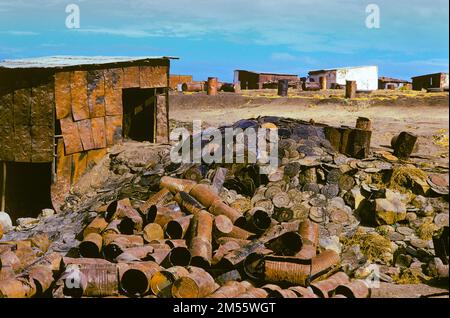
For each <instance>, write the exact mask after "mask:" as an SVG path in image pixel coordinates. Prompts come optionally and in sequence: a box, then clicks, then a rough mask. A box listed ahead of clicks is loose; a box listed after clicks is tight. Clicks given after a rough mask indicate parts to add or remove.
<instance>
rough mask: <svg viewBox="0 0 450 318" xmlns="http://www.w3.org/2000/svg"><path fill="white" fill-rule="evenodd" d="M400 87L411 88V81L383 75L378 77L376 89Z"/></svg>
mask: <svg viewBox="0 0 450 318" xmlns="http://www.w3.org/2000/svg"><path fill="white" fill-rule="evenodd" d="M402 87H406V88H408V89H411V88H412V86H411V82H408V81H405V80H402V79H397V78H391V77H385V76H382V77H380V78H379V79H378V89H399V88H402Z"/></svg>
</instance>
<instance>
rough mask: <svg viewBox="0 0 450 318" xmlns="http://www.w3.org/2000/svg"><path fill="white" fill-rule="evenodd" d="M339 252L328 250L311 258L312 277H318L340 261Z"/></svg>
mask: <svg viewBox="0 0 450 318" xmlns="http://www.w3.org/2000/svg"><path fill="white" fill-rule="evenodd" d="M340 260H341V259H340V257H339V254H338V253H336V252H335V251H332V250H326V251H323V252H322V253H320V254H319V255H317V256H315V257H313V258H312V259H311V278H312V279H313V280H314V279H315V278H316V277H318V276H320V275H322V274H323V273H325V272H327V271H329V270H330V269H331V268H332V267H333V266H336V265H338V264H339V262H340Z"/></svg>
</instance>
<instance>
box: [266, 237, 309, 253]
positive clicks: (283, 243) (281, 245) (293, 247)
mask: <svg viewBox="0 0 450 318" xmlns="http://www.w3.org/2000/svg"><path fill="white" fill-rule="evenodd" d="M266 246H267V248H269V249H271V250H273V251H274V252H275V254H277V255H285V256H294V255H295V254H297V253H298V252H300V250H301V249H302V246H303V241H302V238H301V236H300V234H298V233H297V232H287V233H283V234H281V235H280V236H278V237H276V238H274V239H273V240H271V241H269V242H268V243H267V244H266Z"/></svg>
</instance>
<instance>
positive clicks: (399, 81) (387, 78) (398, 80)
mask: <svg viewBox="0 0 450 318" xmlns="http://www.w3.org/2000/svg"><path fill="white" fill-rule="evenodd" d="M378 80H380V81H382V82H392V83H409V81H406V80H402V79H398V78H392V77H386V76H381V77H380V78H378Z"/></svg>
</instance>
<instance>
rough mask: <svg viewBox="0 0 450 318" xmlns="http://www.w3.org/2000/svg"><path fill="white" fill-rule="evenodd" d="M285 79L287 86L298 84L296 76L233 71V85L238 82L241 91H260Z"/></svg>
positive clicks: (298, 80)
mask: <svg viewBox="0 0 450 318" xmlns="http://www.w3.org/2000/svg"><path fill="white" fill-rule="evenodd" d="M283 79H287V80H288V81H289V85H291V86H294V85H298V84H299V83H300V79H299V77H298V75H293V74H276V73H263V72H252V71H245V70H236V71H234V83H237V82H240V83H241V88H242V89H262V88H266V87H269V86H270V87H271V86H273V85H274V84H275V83H278V81H279V80H283Z"/></svg>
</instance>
